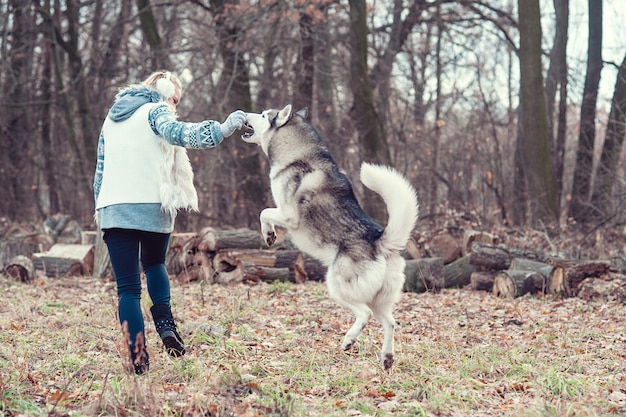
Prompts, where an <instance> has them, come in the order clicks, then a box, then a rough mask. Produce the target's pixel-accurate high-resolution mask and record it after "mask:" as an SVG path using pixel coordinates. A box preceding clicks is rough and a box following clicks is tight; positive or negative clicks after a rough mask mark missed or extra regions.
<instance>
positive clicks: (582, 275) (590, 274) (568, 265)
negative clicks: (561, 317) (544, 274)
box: [548, 261, 610, 297]
mask: <svg viewBox="0 0 626 417" xmlns="http://www.w3.org/2000/svg"><path fill="white" fill-rule="evenodd" d="M609 272H610V263H609V262H601V261H600V262H577V261H561V262H554V263H553V269H552V271H551V273H550V275H549V276H548V292H549V293H550V294H556V295H563V296H566V297H574V296H576V295H578V292H579V290H580V288H579V287H580V283H581V282H583V280H585V279H586V278H600V277H606V276H608V274H609Z"/></svg>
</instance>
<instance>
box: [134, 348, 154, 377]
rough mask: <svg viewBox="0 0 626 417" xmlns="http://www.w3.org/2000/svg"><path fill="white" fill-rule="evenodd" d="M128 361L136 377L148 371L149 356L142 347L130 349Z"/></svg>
mask: <svg viewBox="0 0 626 417" xmlns="http://www.w3.org/2000/svg"><path fill="white" fill-rule="evenodd" d="M130 361H131V364H132V365H133V367H134V369H135V374H136V375H143V374H145V373H146V372H148V370H149V369H150V355H148V350H147V349H146V348H145V347H144V346H143V345H141V346H135V347H134V348H132V347H131V348H130Z"/></svg>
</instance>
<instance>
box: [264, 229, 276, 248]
mask: <svg viewBox="0 0 626 417" xmlns="http://www.w3.org/2000/svg"><path fill="white" fill-rule="evenodd" d="M265 243H267V246H272V245H273V244H274V243H276V232H274V231H273V230H271V231H269V232H267V233H266V234H265Z"/></svg>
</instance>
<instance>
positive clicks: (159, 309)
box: [150, 304, 186, 358]
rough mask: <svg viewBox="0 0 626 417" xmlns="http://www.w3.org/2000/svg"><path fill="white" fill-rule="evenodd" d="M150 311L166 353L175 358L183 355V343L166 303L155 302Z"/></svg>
mask: <svg viewBox="0 0 626 417" xmlns="http://www.w3.org/2000/svg"><path fill="white" fill-rule="evenodd" d="M150 312H151V313H152V318H153V319H154V325H155V327H156V330H157V332H158V333H159V336H161V340H163V345H164V346H165V349H166V350H167V353H169V354H170V355H171V356H173V357H175V358H178V357H180V356H183V355H184V354H185V353H186V351H185V343H184V342H183V339H182V337H180V334H178V331H177V330H176V322H175V321H174V316H172V310H171V309H170V306H168V305H167V304H155V305H153V306H152V307H151V308H150Z"/></svg>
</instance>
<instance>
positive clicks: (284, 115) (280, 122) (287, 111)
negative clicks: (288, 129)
mask: <svg viewBox="0 0 626 417" xmlns="http://www.w3.org/2000/svg"><path fill="white" fill-rule="evenodd" d="M290 119H291V104H287V105H286V106H285V107H283V109H282V110H281V111H279V112H278V114H277V115H276V119H275V120H276V128H279V127H283V126H284V125H285V124H287V122H288V121H289V120H290Z"/></svg>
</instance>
